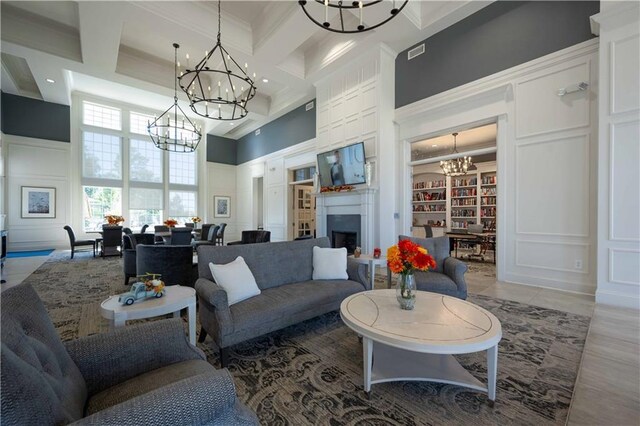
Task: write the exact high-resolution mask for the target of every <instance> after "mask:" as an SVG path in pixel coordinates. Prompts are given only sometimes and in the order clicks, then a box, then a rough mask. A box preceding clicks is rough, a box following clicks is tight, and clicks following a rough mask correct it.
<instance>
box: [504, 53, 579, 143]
mask: <svg viewBox="0 0 640 426" xmlns="http://www.w3.org/2000/svg"><path fill="white" fill-rule="evenodd" d="M589 66H590V64H589V62H583V63H580V64H577V65H574V66H571V67H569V68H565V69H560V70H559V71H553V72H550V73H549V72H547V73H542V74H541V75H539V76H536V77H534V78H531V79H528V80H524V81H522V82H520V83H519V84H517V86H516V99H517V101H516V137H518V138H524V137H527V136H533V135H538V134H542V133H549V132H554V131H561V130H569V129H575V128H577V127H584V126H587V125H589V110H590V109H589V106H590V100H589V97H588V96H585V92H575V93H569V94H567V95H565V96H558V95H557V92H558V89H560V88H564V87H567V86H570V85H574V84H577V83H580V82H583V81H584V82H587V83H589V82H590V76H589Z"/></svg>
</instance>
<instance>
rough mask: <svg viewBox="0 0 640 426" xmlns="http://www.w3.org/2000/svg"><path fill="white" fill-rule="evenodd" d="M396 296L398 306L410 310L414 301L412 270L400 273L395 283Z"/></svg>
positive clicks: (414, 286)
mask: <svg viewBox="0 0 640 426" xmlns="http://www.w3.org/2000/svg"><path fill="white" fill-rule="evenodd" d="M396 298H397V299H398V303H400V308H402V309H406V310H409V311H410V310H411V309H413V306H414V305H415V303H416V280H415V277H414V276H413V272H410V273H408V274H400V275H399V276H398V284H397V285H396Z"/></svg>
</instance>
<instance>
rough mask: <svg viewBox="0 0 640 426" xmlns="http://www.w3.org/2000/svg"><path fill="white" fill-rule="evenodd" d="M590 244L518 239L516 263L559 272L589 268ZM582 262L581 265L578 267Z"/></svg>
mask: <svg viewBox="0 0 640 426" xmlns="http://www.w3.org/2000/svg"><path fill="white" fill-rule="evenodd" d="M588 261H589V246H588V245H587V244H573V243H564V242H555V241H524V240H519V241H516V265H517V266H523V267H530V268H536V269H545V270H552V271H559V272H571V273H583V274H586V271H588V270H589V264H588ZM576 262H580V263H579V265H580V267H576Z"/></svg>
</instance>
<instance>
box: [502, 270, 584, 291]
mask: <svg viewBox="0 0 640 426" xmlns="http://www.w3.org/2000/svg"><path fill="white" fill-rule="evenodd" d="M504 281H506V282H508V283H513V284H522V285H528V286H533V287H540V288H549V289H552V290H561V291H568V292H571V293H581V294H590V295H593V294H595V292H596V285H595V283H594V284H591V283H575V282H567V281H557V280H551V279H548V278H540V277H532V276H529V275H519V274H512V273H506V274H505V279H504Z"/></svg>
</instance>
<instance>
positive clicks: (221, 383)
mask: <svg viewBox="0 0 640 426" xmlns="http://www.w3.org/2000/svg"><path fill="white" fill-rule="evenodd" d="M1 315H2V354H1V357H2V360H1V362H2V364H1V374H2V394H1V396H0V397H1V400H2V409H1V417H0V423H1V424H2V425H3V426H11V425H61V424H69V423H73V424H78V425H85V424H86V425H90V424H91V425H98V424H100V425H141V424H154V425H176V424H190V425H257V424H258V420H257V418H256V416H255V414H253V413H252V412H251V411H250V410H249V409H248V408H247V407H246V406H244V405H243V404H242V403H240V402H239V401H238V398H237V397H236V393H235V387H234V384H233V380H232V379H231V376H230V375H229V372H228V371H227V370H216V369H215V368H214V367H213V366H212V365H211V364H209V363H208V362H207V361H206V357H205V355H204V353H203V352H202V351H201V350H199V349H197V348H196V347H194V346H192V345H190V344H189V342H188V340H187V338H186V335H185V332H184V327H183V325H182V320H180V319H178V318H175V319H170V320H162V321H153V322H149V323H144V324H140V325H131V326H126V327H122V328H119V329H117V330H116V331H114V332H112V333H106V334H96V335H93V336H89V337H84V338H81V339H77V340H73V341H69V342H65V343H63V342H62V341H61V340H60V337H59V336H58V333H57V332H56V329H55V328H54V326H53V323H52V322H51V320H50V319H49V316H48V315H47V312H46V310H45V307H44V305H43V304H42V301H41V300H40V299H39V298H38V295H37V294H36V292H35V290H34V289H33V288H32V287H31V286H29V285H25V284H21V285H18V286H16V287H13V288H10V289H8V290H6V291H4V292H3V293H2V314H1Z"/></svg>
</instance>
